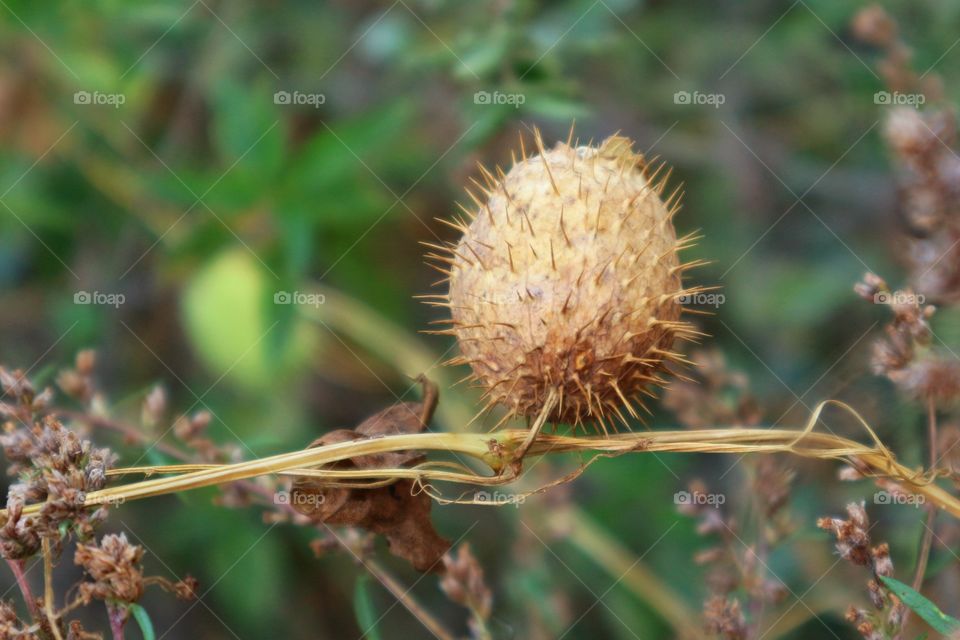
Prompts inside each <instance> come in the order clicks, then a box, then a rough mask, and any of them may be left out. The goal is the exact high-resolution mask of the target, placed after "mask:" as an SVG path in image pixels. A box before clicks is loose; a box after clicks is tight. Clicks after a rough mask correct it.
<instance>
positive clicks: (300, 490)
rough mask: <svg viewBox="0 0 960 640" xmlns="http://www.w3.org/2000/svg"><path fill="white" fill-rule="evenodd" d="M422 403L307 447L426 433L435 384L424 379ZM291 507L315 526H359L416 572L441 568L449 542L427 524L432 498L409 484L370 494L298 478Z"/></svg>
mask: <svg viewBox="0 0 960 640" xmlns="http://www.w3.org/2000/svg"><path fill="white" fill-rule="evenodd" d="M418 380H419V382H420V383H421V384H422V386H423V401H422V402H402V403H398V404H395V405H393V406H390V407H387V408H386V409H384V410H383V411H381V412H379V413H377V414H375V415H373V416H371V417H369V418H367V419H366V420H364V421H363V423H361V424H360V425H359V426H358V427H357V428H356V429H337V430H336V431H331V432H330V433H327V434H325V435H324V436H323V437H321V438H318V439H317V440H314V441H313V442H312V443H311V444H310V447H322V446H324V445H331V444H337V443H340V442H348V441H351V440H359V439H364V438H377V437H383V436H388V435H399V434H405V433H420V432H421V431H423V430H424V429H426V427H427V424H428V423H429V422H430V419H431V417H432V416H433V411H434V409H435V408H436V405H437V398H438V392H437V387H436V385H435V384H433V383H432V382H430V381H429V380H427V379H426V378H425V377H424V376H420V377H419V378H418ZM424 460H425V456H424V455H423V453H422V452H420V451H395V452H387V453H377V454H370V455H363V456H356V457H353V458H350V459H347V460H341V461H339V462H335V463H333V464H330V465H326V466H325V467H323V468H327V469H339V470H350V469H389V468H397V467H412V466H414V465H416V464H418V463H420V462H423V461H424ZM290 498H291V499H290V502H291V506H292V507H293V508H294V509H296V510H297V511H299V512H300V513H302V514H304V515H306V516H309V517H311V518H313V519H314V520H316V521H318V522H324V523H326V524H331V525H347V526H353V527H360V528H362V529H366V530H368V531H371V532H373V533H377V534H380V535H382V536H384V537H385V538H386V539H387V542H388V543H389V545H390V551H391V552H392V553H393V554H394V555H396V556H399V557H401V558H404V559H406V560H408V561H409V562H410V563H411V564H412V565H413V567H414V568H415V569H417V570H418V571H433V570H437V569H440V568H442V566H443V565H442V562H441V559H442V557H443V554H445V553H446V552H447V550H448V549H449V548H450V542H449V541H447V540H445V539H443V538H442V537H440V535H439V534H437V532H436V530H434V528H433V523H432V522H431V521H430V509H431V507H432V506H433V504H432V500H431V499H430V496H428V495H427V494H425V493H423V492H419V493H416V494H415V493H414V484H413V481H412V480H407V479H403V480H397V481H396V482H393V483H392V484H389V485H386V486H381V487H376V488H372V489H363V488H352V487H338V486H331V485H330V484H329V483H324V482H322V481H321V480H320V479H318V478H307V477H301V478H297V479H295V480H294V481H293V485H292V487H291V492H290Z"/></svg>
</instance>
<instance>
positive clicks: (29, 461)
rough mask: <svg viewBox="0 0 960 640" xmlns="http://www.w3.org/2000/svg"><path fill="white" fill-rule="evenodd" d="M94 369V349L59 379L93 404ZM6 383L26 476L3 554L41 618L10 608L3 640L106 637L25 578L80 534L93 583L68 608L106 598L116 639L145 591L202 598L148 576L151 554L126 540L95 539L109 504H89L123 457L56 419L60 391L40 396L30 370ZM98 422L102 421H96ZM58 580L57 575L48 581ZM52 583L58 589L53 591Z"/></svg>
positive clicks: (9, 440) (7, 431)
mask: <svg viewBox="0 0 960 640" xmlns="http://www.w3.org/2000/svg"><path fill="white" fill-rule="evenodd" d="M94 362H95V356H94V354H93V352H92V351H84V352H81V353H80V354H79V355H78V356H77V360H76V365H75V367H74V368H73V369H70V370H67V371H64V372H62V373H61V375H60V376H59V379H58V382H59V384H60V385H61V387H63V388H64V389H67V390H68V391H69V392H70V395H71V397H73V398H75V399H76V400H78V401H80V402H83V403H84V404H86V405H89V404H92V403H94V402H95V399H96V398H97V397H98V393H97V391H96V387H95V385H94V383H93V365H94ZM0 385H2V388H3V393H4V395H3V398H4V400H5V401H4V402H0V416H2V417H3V418H4V419H5V422H4V423H3V432H2V434H0V448H2V449H3V453H4V455H5V456H6V458H7V459H8V461H9V465H8V468H7V469H8V472H9V473H10V474H11V475H15V476H17V478H18V481H17V482H15V483H14V484H12V485H11V486H10V488H9V490H8V494H7V509H6V516H5V519H4V520H3V522H2V525H0V555H2V556H3V558H4V559H5V560H6V561H7V564H8V565H9V566H10V568H11V569H13V571H14V572H15V574H16V575H17V579H18V585H19V586H20V588H21V592H22V595H23V597H24V600H25V602H26V604H27V609H28V612H29V614H30V616H31V618H32V620H31V621H24V620H21V619H20V618H19V617H18V615H17V613H16V609H15V608H14V607H13V606H11V605H9V604H7V603H0V639H6V638H11V639H12V638H17V639H26V640H32V639H37V640H47V639H49V638H66V639H67V640H91V639H93V638H102V636H101V635H99V634H95V633H88V632H86V631H85V630H84V629H83V627H82V626H81V625H80V623H79V622H78V621H76V620H74V621H71V622H69V623H68V622H67V621H66V620H64V619H63V614H62V613H57V611H56V607H55V603H53V602H46V601H45V599H40V598H38V597H36V596H34V595H33V594H32V593H31V592H30V591H29V588H30V586H29V582H28V581H27V580H26V579H25V577H24V573H23V571H24V566H25V560H26V559H28V558H30V557H31V556H34V555H37V554H39V553H42V554H43V556H44V561H43V562H44V565H45V566H46V567H52V565H53V563H54V561H55V560H56V558H58V557H59V556H60V554H61V552H62V549H63V547H64V545H66V544H68V543H69V541H70V539H71V537H75V538H76V539H77V541H78V542H77V547H76V551H75V555H74V560H75V562H76V564H78V565H80V566H82V567H83V569H84V570H85V572H86V573H87V575H88V576H89V577H90V580H89V581H84V582H81V583H80V584H79V585H78V586H77V590H76V593H77V596H76V598H75V600H74V601H73V602H71V603H68V604H67V606H66V607H65V608H64V609H63V611H64V612H66V611H70V610H73V609H74V608H76V607H78V606H83V605H88V604H90V603H91V602H92V601H93V600H102V601H103V602H104V603H105V604H106V606H107V610H108V614H109V615H108V618H109V620H110V625H111V630H112V632H113V634H114V637H122V628H123V625H124V624H125V622H126V620H127V617H128V610H127V608H126V607H127V605H130V604H133V603H135V602H137V601H138V600H139V599H140V596H141V595H142V594H143V589H144V586H145V585H148V584H158V585H160V586H162V587H164V588H165V589H167V590H169V591H172V592H174V593H176V594H177V595H178V596H180V597H183V598H188V597H192V596H193V594H194V592H195V590H196V584H195V582H194V581H193V580H192V579H191V578H187V579H185V580H183V581H180V582H175V583H174V582H170V581H168V580H165V579H163V578H159V577H146V578H145V577H144V576H143V572H142V569H141V567H140V562H141V560H142V558H143V549H142V548H140V547H139V546H136V545H131V544H129V543H128V542H127V539H126V537H125V536H124V535H123V534H120V535H106V536H104V537H103V538H102V540H100V541H99V542H96V541H95V540H94V533H95V531H94V530H95V528H96V526H97V525H99V524H100V523H101V522H103V521H104V520H105V519H106V516H107V507H106V506H101V507H99V508H97V509H94V510H91V509H90V508H89V507H85V506H84V501H85V499H86V496H87V494H88V493H89V492H91V491H97V490H99V489H102V488H104V486H105V485H106V481H107V470H108V469H109V468H110V467H111V466H113V464H114V462H115V460H116V456H115V455H114V454H113V453H111V452H110V451H109V450H108V449H105V448H100V447H95V446H94V445H93V444H92V443H91V442H90V441H89V440H87V439H84V438H81V437H80V436H79V435H78V434H77V433H76V432H75V431H73V430H71V429H69V428H67V427H66V426H64V424H63V423H61V422H60V421H59V420H58V419H57V418H56V417H55V415H53V413H52V411H53V409H52V407H51V402H52V400H53V391H52V390H51V389H45V390H44V391H43V392H41V393H37V392H36V390H35V388H34V386H33V384H32V383H31V382H30V380H29V379H27V377H26V376H25V375H24V374H23V373H22V372H20V371H12V372H11V371H8V370H7V369H4V368H3V367H0ZM152 406H153V411H154V414H155V415H156V416H159V415H160V414H161V413H162V407H161V399H160V397H159V396H158V395H156V394H154V395H153V401H152ZM90 422H96V420H95V419H93V418H91V419H90ZM27 504H40V505H41V506H40V509H39V510H38V511H36V512H35V513H33V514H31V515H24V513H23V509H24V507H25V506H26V505H27ZM50 579H51V577H50V575H49V573H47V574H46V575H45V581H47V582H49V580H50ZM47 586H48V587H49V588H51V590H52V585H50V584H48V585H47ZM45 598H46V596H45Z"/></svg>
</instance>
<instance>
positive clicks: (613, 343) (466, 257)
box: [428, 134, 697, 428]
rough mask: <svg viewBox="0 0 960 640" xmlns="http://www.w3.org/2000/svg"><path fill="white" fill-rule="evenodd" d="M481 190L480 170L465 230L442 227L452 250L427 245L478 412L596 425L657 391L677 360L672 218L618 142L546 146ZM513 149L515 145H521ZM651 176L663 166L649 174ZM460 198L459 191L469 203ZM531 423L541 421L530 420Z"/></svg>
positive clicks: (461, 225) (636, 157)
mask: <svg viewBox="0 0 960 640" xmlns="http://www.w3.org/2000/svg"><path fill="white" fill-rule="evenodd" d="M536 141H537V147H538V151H539V153H538V154H537V155H533V156H531V157H527V155H526V152H525V151H524V153H523V157H522V159H521V160H520V161H519V162H517V161H516V160H515V161H514V165H513V168H512V169H511V170H510V171H509V173H507V174H504V173H503V172H502V171H500V170H499V169H498V170H497V173H498V176H497V177H495V176H493V175H492V174H491V173H490V172H489V171H487V170H485V169H483V168H482V167H481V171H482V172H483V176H484V179H485V181H486V184H485V185H481V184H480V183H479V182H477V183H476V186H477V187H479V188H480V190H481V191H482V196H481V197H476V196H474V194H473V193H470V195H471V197H472V198H473V200H474V203H475V205H476V209H475V210H473V211H470V210H467V209H464V212H465V213H466V214H467V216H468V217H469V220H465V219H462V218H461V219H457V220H456V221H455V222H452V223H450V224H451V225H452V226H455V227H456V228H457V229H458V230H459V231H461V232H462V234H463V235H462V237H461V238H460V240H459V242H457V243H455V244H451V245H449V246H446V247H441V246H436V245H430V246H432V247H433V249H434V250H439V251H442V252H443V253H439V252H433V253H430V254H428V258H434V259H437V260H439V261H441V262H442V263H444V264H443V265H442V266H441V267H440V268H441V270H442V271H444V272H445V273H446V274H447V275H448V278H447V279H448V280H449V294H448V295H447V296H433V297H432V301H433V303H434V304H436V305H439V306H448V307H449V309H450V313H451V316H452V317H451V324H452V326H451V328H450V329H449V330H447V331H445V332H441V333H450V334H452V335H455V336H456V338H457V340H458V342H459V346H460V351H461V353H462V356H461V357H459V358H456V359H455V360H454V361H452V362H455V363H461V364H469V365H470V367H471V368H472V370H473V374H472V376H471V377H472V378H473V379H474V380H475V381H476V382H478V383H479V385H480V386H482V387H484V388H485V389H486V394H485V396H486V399H487V400H488V403H487V406H488V407H490V406H493V405H495V404H500V405H504V406H506V407H507V408H508V410H509V411H508V415H521V416H540V415H541V414H542V413H546V418H545V419H546V420H548V421H550V422H565V423H571V424H575V425H579V424H584V423H599V425H601V426H603V427H604V428H606V421H607V420H608V419H611V418H613V417H614V416H616V417H617V418H619V419H620V420H621V421H623V422H624V423H625V424H626V422H627V420H626V417H625V415H624V413H623V411H622V410H621V409H625V410H626V411H627V413H629V414H631V415H633V416H635V417H637V412H636V410H635V408H634V406H633V404H634V402H637V403H638V404H639V405H640V406H642V405H643V403H642V402H639V396H640V395H651V396H652V392H651V391H650V388H649V387H651V386H655V385H659V384H663V383H664V380H663V378H662V377H661V375H660V374H661V373H662V372H663V371H664V369H665V366H666V363H667V362H668V361H671V360H681V359H682V358H681V356H680V355H679V354H677V353H675V352H673V351H672V350H671V347H672V344H673V342H674V339H675V338H678V337H681V338H690V337H692V336H694V335H695V333H696V332H695V331H694V330H693V328H692V327H691V326H690V325H689V324H688V323H686V322H683V321H681V319H680V315H681V298H682V297H683V296H684V295H688V294H690V293H692V292H694V291H697V290H696V289H684V287H683V284H682V282H681V275H682V273H683V271H684V270H685V269H686V268H688V267H690V266H692V264H688V265H684V264H681V262H680V260H679V258H678V255H677V252H678V250H679V249H682V248H683V247H684V246H685V245H686V244H688V243H689V242H690V240H691V239H690V238H684V239H680V240H678V239H677V236H676V231H675V230H674V226H673V222H672V217H673V214H674V213H675V211H676V209H677V202H678V200H679V192H678V191H675V192H674V193H673V195H672V196H671V197H670V198H668V199H667V200H666V201H664V200H663V199H661V196H662V194H663V189H664V181H663V180H659V181H658V180H657V174H658V173H659V170H657V171H651V170H650V167H649V166H648V163H647V162H646V161H645V159H644V157H643V155H642V154H636V153H634V152H633V151H632V150H631V146H632V143H631V141H630V140H629V139H627V138H624V137H620V136H613V137H610V138H607V139H606V140H605V141H604V142H603V143H602V144H601V145H599V146H598V147H591V146H573V145H571V144H570V140H568V141H567V143H566V144H564V143H558V144H557V145H556V146H555V147H554V148H553V149H552V150H550V151H546V150H545V149H544V148H543V144H542V142H541V141H540V136H539V134H537V136H536ZM521 144H523V140H522V138H521ZM661 168H662V166H661ZM468 192H469V190H468ZM542 419H543V418H542Z"/></svg>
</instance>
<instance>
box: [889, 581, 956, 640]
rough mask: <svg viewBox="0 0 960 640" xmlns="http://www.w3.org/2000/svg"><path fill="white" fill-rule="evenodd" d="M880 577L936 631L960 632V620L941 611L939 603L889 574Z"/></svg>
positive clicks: (945, 632)
mask: <svg viewBox="0 0 960 640" xmlns="http://www.w3.org/2000/svg"><path fill="white" fill-rule="evenodd" d="M880 579H881V580H883V584H885V585H886V586H887V588H888V589H890V591H892V592H893V593H894V594H895V595H896V596H897V597H898V598H900V599H901V600H903V604H905V605H907V606H908V607H910V609H911V610H912V611H913V612H914V613H916V614H917V615H918V616H920V617H921V618H923V619H924V621H925V622H926V623H927V624H929V625H930V626H931V627H933V629H934V631H938V632H939V633H943V634H950V633H957V632H960V620H957V619H956V618H953V617H951V616H948V615H947V614H945V613H944V612H943V611H940V608H939V607H938V606H937V605H935V604H933V603H932V602H930V601H929V600H927V598H925V597H924V596H922V595H921V594H919V593H917V592H916V591H914V590H913V589H912V588H911V587H909V586H907V585H905V584H904V583H902V582H900V581H899V580H896V579H894V578H890V577H888V576H880Z"/></svg>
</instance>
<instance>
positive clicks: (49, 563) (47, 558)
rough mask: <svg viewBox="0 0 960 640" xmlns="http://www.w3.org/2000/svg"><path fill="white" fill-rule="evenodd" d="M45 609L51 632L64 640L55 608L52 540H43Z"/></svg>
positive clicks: (58, 638) (57, 638)
mask: <svg viewBox="0 0 960 640" xmlns="http://www.w3.org/2000/svg"><path fill="white" fill-rule="evenodd" d="M42 545H43V608H44V610H45V612H46V614H47V621H48V622H49V623H50V631H51V633H53V637H54V638H56V640H63V636H61V635H60V626H59V625H58V623H57V614H56V611H55V606H54V595H53V551H52V550H51V548H50V540H49V539H47V538H43V542H42Z"/></svg>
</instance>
